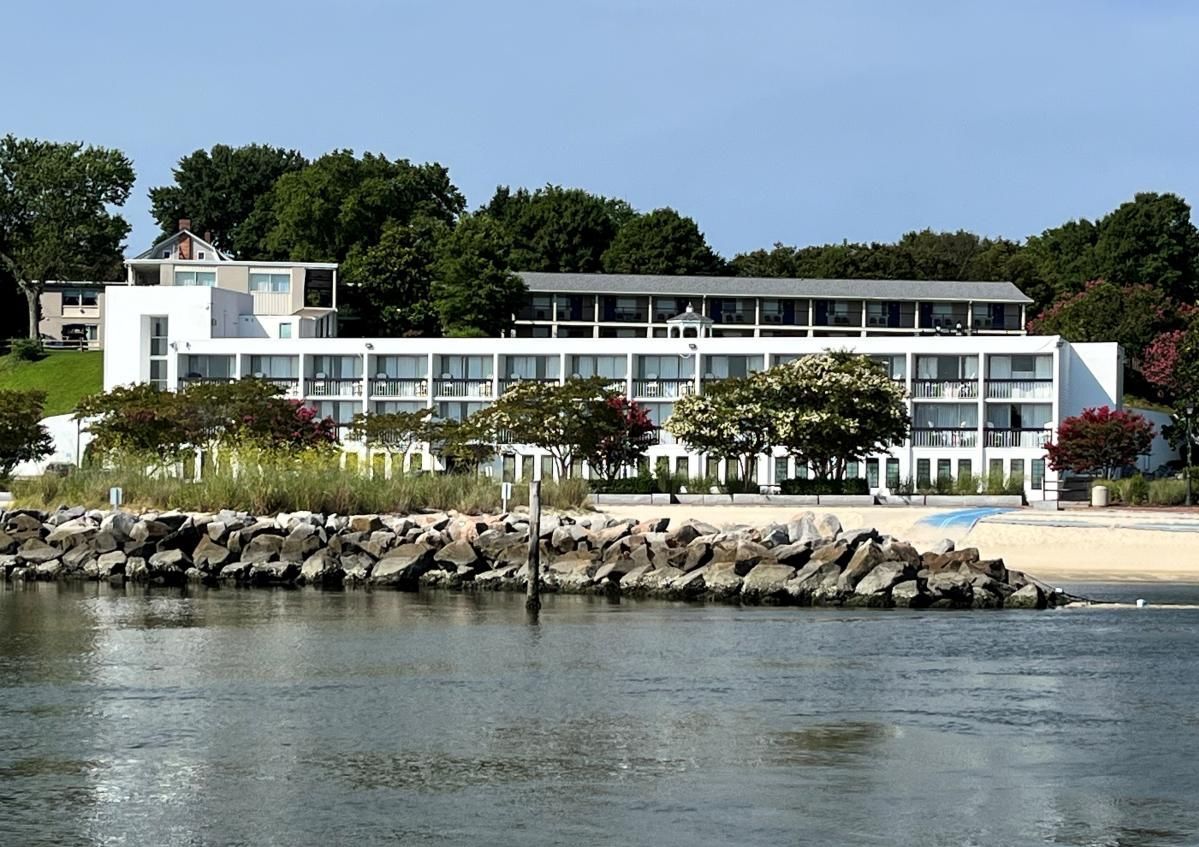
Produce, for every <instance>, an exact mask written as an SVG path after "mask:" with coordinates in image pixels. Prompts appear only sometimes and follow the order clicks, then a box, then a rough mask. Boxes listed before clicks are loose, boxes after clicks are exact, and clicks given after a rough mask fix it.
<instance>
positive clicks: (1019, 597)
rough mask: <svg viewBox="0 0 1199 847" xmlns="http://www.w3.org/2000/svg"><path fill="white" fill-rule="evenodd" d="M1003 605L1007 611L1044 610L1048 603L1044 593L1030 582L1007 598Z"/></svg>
mask: <svg viewBox="0 0 1199 847" xmlns="http://www.w3.org/2000/svg"><path fill="white" fill-rule="evenodd" d="M1003 605H1004V607H1005V608H1008V609H1044V608H1045V607H1046V605H1048V603H1047V602H1046V599H1045V592H1044V591H1042V590H1041V589H1040V587H1039V586H1037V585H1035V584H1034V583H1031V582H1030V583H1028V584H1027V585H1025V586H1024V587H1023V588H1021V589H1019V590H1018V591H1016V592H1015V593H1014V594H1012V595H1011V596H1009V597H1008V598H1007V599H1006V600H1005V601H1004V603H1003Z"/></svg>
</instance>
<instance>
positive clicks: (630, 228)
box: [603, 209, 725, 275]
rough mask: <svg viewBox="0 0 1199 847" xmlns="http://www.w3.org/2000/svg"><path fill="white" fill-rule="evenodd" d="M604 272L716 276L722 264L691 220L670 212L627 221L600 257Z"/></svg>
mask: <svg viewBox="0 0 1199 847" xmlns="http://www.w3.org/2000/svg"><path fill="white" fill-rule="evenodd" d="M603 264H604V270H605V271H607V272H608V273H618V274H675V275H681V274H719V273H722V272H723V271H724V270H725V263H724V260H723V259H721V258H720V257H719V256H718V255H716V253H715V252H714V251H713V250H712V248H711V247H709V246H708V242H707V241H706V240H705V239H704V234H703V233H702V232H700V230H699V226H698V225H697V224H696V223H695V221H694V220H692V219H691V218H688V217H684V216H683V215H680V214H679V213H678V212H676V211H675V210H674V209H655V210H654V211H652V212H648V213H646V214H644V215H637V216H636V217H634V218H631V219H629V220H628V221H627V222H626V223H625V224H624V226H622V227H621V228H620V231H619V232H617V233H616V237H615V238H614V239H612V245H611V246H610V247H609V248H608V249H607V251H605V252H604V255H603Z"/></svg>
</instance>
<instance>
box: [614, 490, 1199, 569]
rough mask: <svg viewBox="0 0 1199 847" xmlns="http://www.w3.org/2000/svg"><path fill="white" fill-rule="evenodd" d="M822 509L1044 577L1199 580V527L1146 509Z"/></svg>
mask: <svg viewBox="0 0 1199 847" xmlns="http://www.w3.org/2000/svg"><path fill="white" fill-rule="evenodd" d="M604 511H605V512H606V513H607V514H610V515H612V516H614V517H633V518H638V519H644V518H648V517H651V516H662V517H669V518H670V519H671V521H672V522H675V521H682V520H686V519H687V518H696V519H698V520H703V521H707V522H708V523H710V524H713V525H715V526H723V525H725V524H734V523H740V524H752V525H755V526H760V525H762V524H766V523H770V522H772V521H779V522H785V521H787V520H788V519H790V518H791V516H793V515H795V514H797V513H798V512H801V511H803V510H802V509H795V508H774V507H770V506H653V507H650V506H627V507H613V508H608V509H605V510H604ZM821 511H830V512H832V513H833V514H835V515H836V516H837V517H838V518H839V519H840V521H841V523H842V525H843V526H845V527H846V528H851V527H860V526H873V527H876V528H877V529H878V530H879V531H880V532H885V533H888V534H890V535H894V536H896V537H898V538H903V539H905V540H908V541H911V542H913V543H915V544H916V545H917V546H920V545H922V544H930V543H932V542H933V541H936V540H937V539H940V538H947V537H948V538H952V539H953V540H954V541H955V542H956V543H957V544H958V546H959V547H977V548H978V549H979V552H980V553H981V554H982V556H983V557H984V558H1002V559H1003V560H1004V562H1005V563H1006V564H1007V566H1008V567H1010V568H1016V569H1018V570H1022V571H1025V572H1027V573H1030V574H1032V575H1034V576H1036V577H1038V578H1040V579H1043V580H1046V581H1048V582H1194V583H1199V532H1176V531H1169V530H1165V529H1137V528H1133V527H1134V526H1136V525H1144V523H1145V522H1146V520H1147V519H1146V514H1145V513H1135V512H1120V511H1115V510H1110V511H1104V512H1079V513H1076V512H1061V513H1052V512H1049V513H1045V512H1033V511H1031V510H1027V509H1026V510H1020V511H1015V512H1009V513H1005V514H1004V515H1002V516H1001V517H999V518H997V519H995V520H992V521H988V520H983V521H980V522H979V523H977V524H975V525H974V527H973V528H967V527H964V526H962V527H950V528H939V527H932V526H928V525H926V524H922V523H920V520H921V519H922V518H926V517H930V516H937V515H945V514H947V513H948V511H949V510H945V509H930V508H914V507H913V508H896V507H883V506H875V507H871V508H859V509H838V508H830V509H827V510H821ZM1058 516H1060V517H1061V520H1062V522H1069V523H1077V524H1079V525H1077V526H1073V525H1072V526H1045V525H1043V522H1044V521H1047V520H1053V519H1055V518H1056V517H1058ZM1154 519H1156V518H1154ZM1167 519H1168V518H1167ZM1180 520H1185V518H1180ZM999 521H1003V522H999Z"/></svg>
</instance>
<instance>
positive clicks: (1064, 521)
mask: <svg viewBox="0 0 1199 847" xmlns="http://www.w3.org/2000/svg"><path fill="white" fill-rule="evenodd" d="M980 520H982V521H985V522H986V523H988V524H1015V525H1019V526H1058V527H1069V528H1075V529H1139V530H1146V531H1151V532H1199V513H1194V512H1152V511H1143V512H1142V511H1135V510H1128V509H1088V510H1087V511H1085V512H1084V511H1078V512H1038V511H1034V510H1021V511H1019V512H1014V511H1012V512H1003V513H1002V514H992V515H988V516H985V517H982V518H980Z"/></svg>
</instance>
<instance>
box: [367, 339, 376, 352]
mask: <svg viewBox="0 0 1199 847" xmlns="http://www.w3.org/2000/svg"><path fill="white" fill-rule="evenodd" d="M366 349H367V350H374V349H375V345H374V344H371V343H370V342H369V341H368V342H366Z"/></svg>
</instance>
